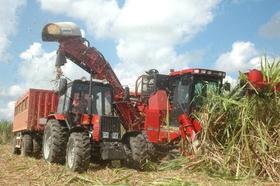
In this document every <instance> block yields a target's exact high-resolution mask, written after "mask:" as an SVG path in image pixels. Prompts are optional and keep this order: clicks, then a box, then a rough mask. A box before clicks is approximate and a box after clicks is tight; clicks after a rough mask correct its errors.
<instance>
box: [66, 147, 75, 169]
mask: <svg viewBox="0 0 280 186" xmlns="http://www.w3.org/2000/svg"><path fill="white" fill-rule="evenodd" d="M68 148H69V149H68V151H67V164H68V167H69V168H72V167H73V165H74V159H75V149H74V147H73V143H70V145H69V147H68Z"/></svg>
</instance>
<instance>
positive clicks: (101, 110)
mask: <svg viewBox="0 0 280 186" xmlns="http://www.w3.org/2000/svg"><path fill="white" fill-rule="evenodd" d="M62 84H65V82H64V83H62ZM61 86H62V87H61V89H60V91H59V94H60V97H59V102H58V110H57V111H58V113H62V114H64V113H68V114H70V115H71V114H79V115H83V114H88V115H99V116H112V109H113V108H112V88H111V86H110V85H109V84H108V83H103V82H102V81H100V80H95V81H93V82H92V87H90V81H82V80H74V81H73V82H70V83H68V84H67V85H61ZM63 86H64V87H63ZM90 89H91V93H90Z"/></svg>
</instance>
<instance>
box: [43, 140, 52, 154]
mask: <svg viewBox="0 0 280 186" xmlns="http://www.w3.org/2000/svg"><path fill="white" fill-rule="evenodd" d="M51 141H52V139H51V136H49V137H46V138H45V141H44V157H45V159H48V158H49V155H50V148H51Z"/></svg>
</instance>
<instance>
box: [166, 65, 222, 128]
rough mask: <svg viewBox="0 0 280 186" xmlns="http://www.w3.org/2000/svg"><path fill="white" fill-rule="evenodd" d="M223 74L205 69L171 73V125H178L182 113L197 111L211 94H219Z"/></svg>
mask: <svg viewBox="0 0 280 186" xmlns="http://www.w3.org/2000/svg"><path fill="white" fill-rule="evenodd" d="M224 77H225V72H221V71H213V70H206V69H187V70H182V71H177V72H171V73H170V75H169V91H170V102H171V103H172V105H173V109H172V111H171V123H172V124H175V125H176V124H178V122H176V121H177V119H178V116H180V115H181V114H183V113H186V114H191V113H193V112H195V111H199V109H200V108H201V106H202V105H203V99H204V98H206V97H207V95H208V94H211V93H220V91H221V88H222V86H223V84H222V83H223V79H224Z"/></svg>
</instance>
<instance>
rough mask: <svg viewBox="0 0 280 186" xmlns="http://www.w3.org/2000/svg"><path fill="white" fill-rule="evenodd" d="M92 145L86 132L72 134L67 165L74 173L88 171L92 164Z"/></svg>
mask: <svg viewBox="0 0 280 186" xmlns="http://www.w3.org/2000/svg"><path fill="white" fill-rule="evenodd" d="M90 152H91V145H90V138H89V135H88V133H86V132H73V133H71V135H70V137H69V140H68V143H67V155H66V165H67V167H68V168H69V169H70V170H71V171H74V172H79V173H82V172H84V171H87V169H88V167H89V164H90V158H91V155H90Z"/></svg>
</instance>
